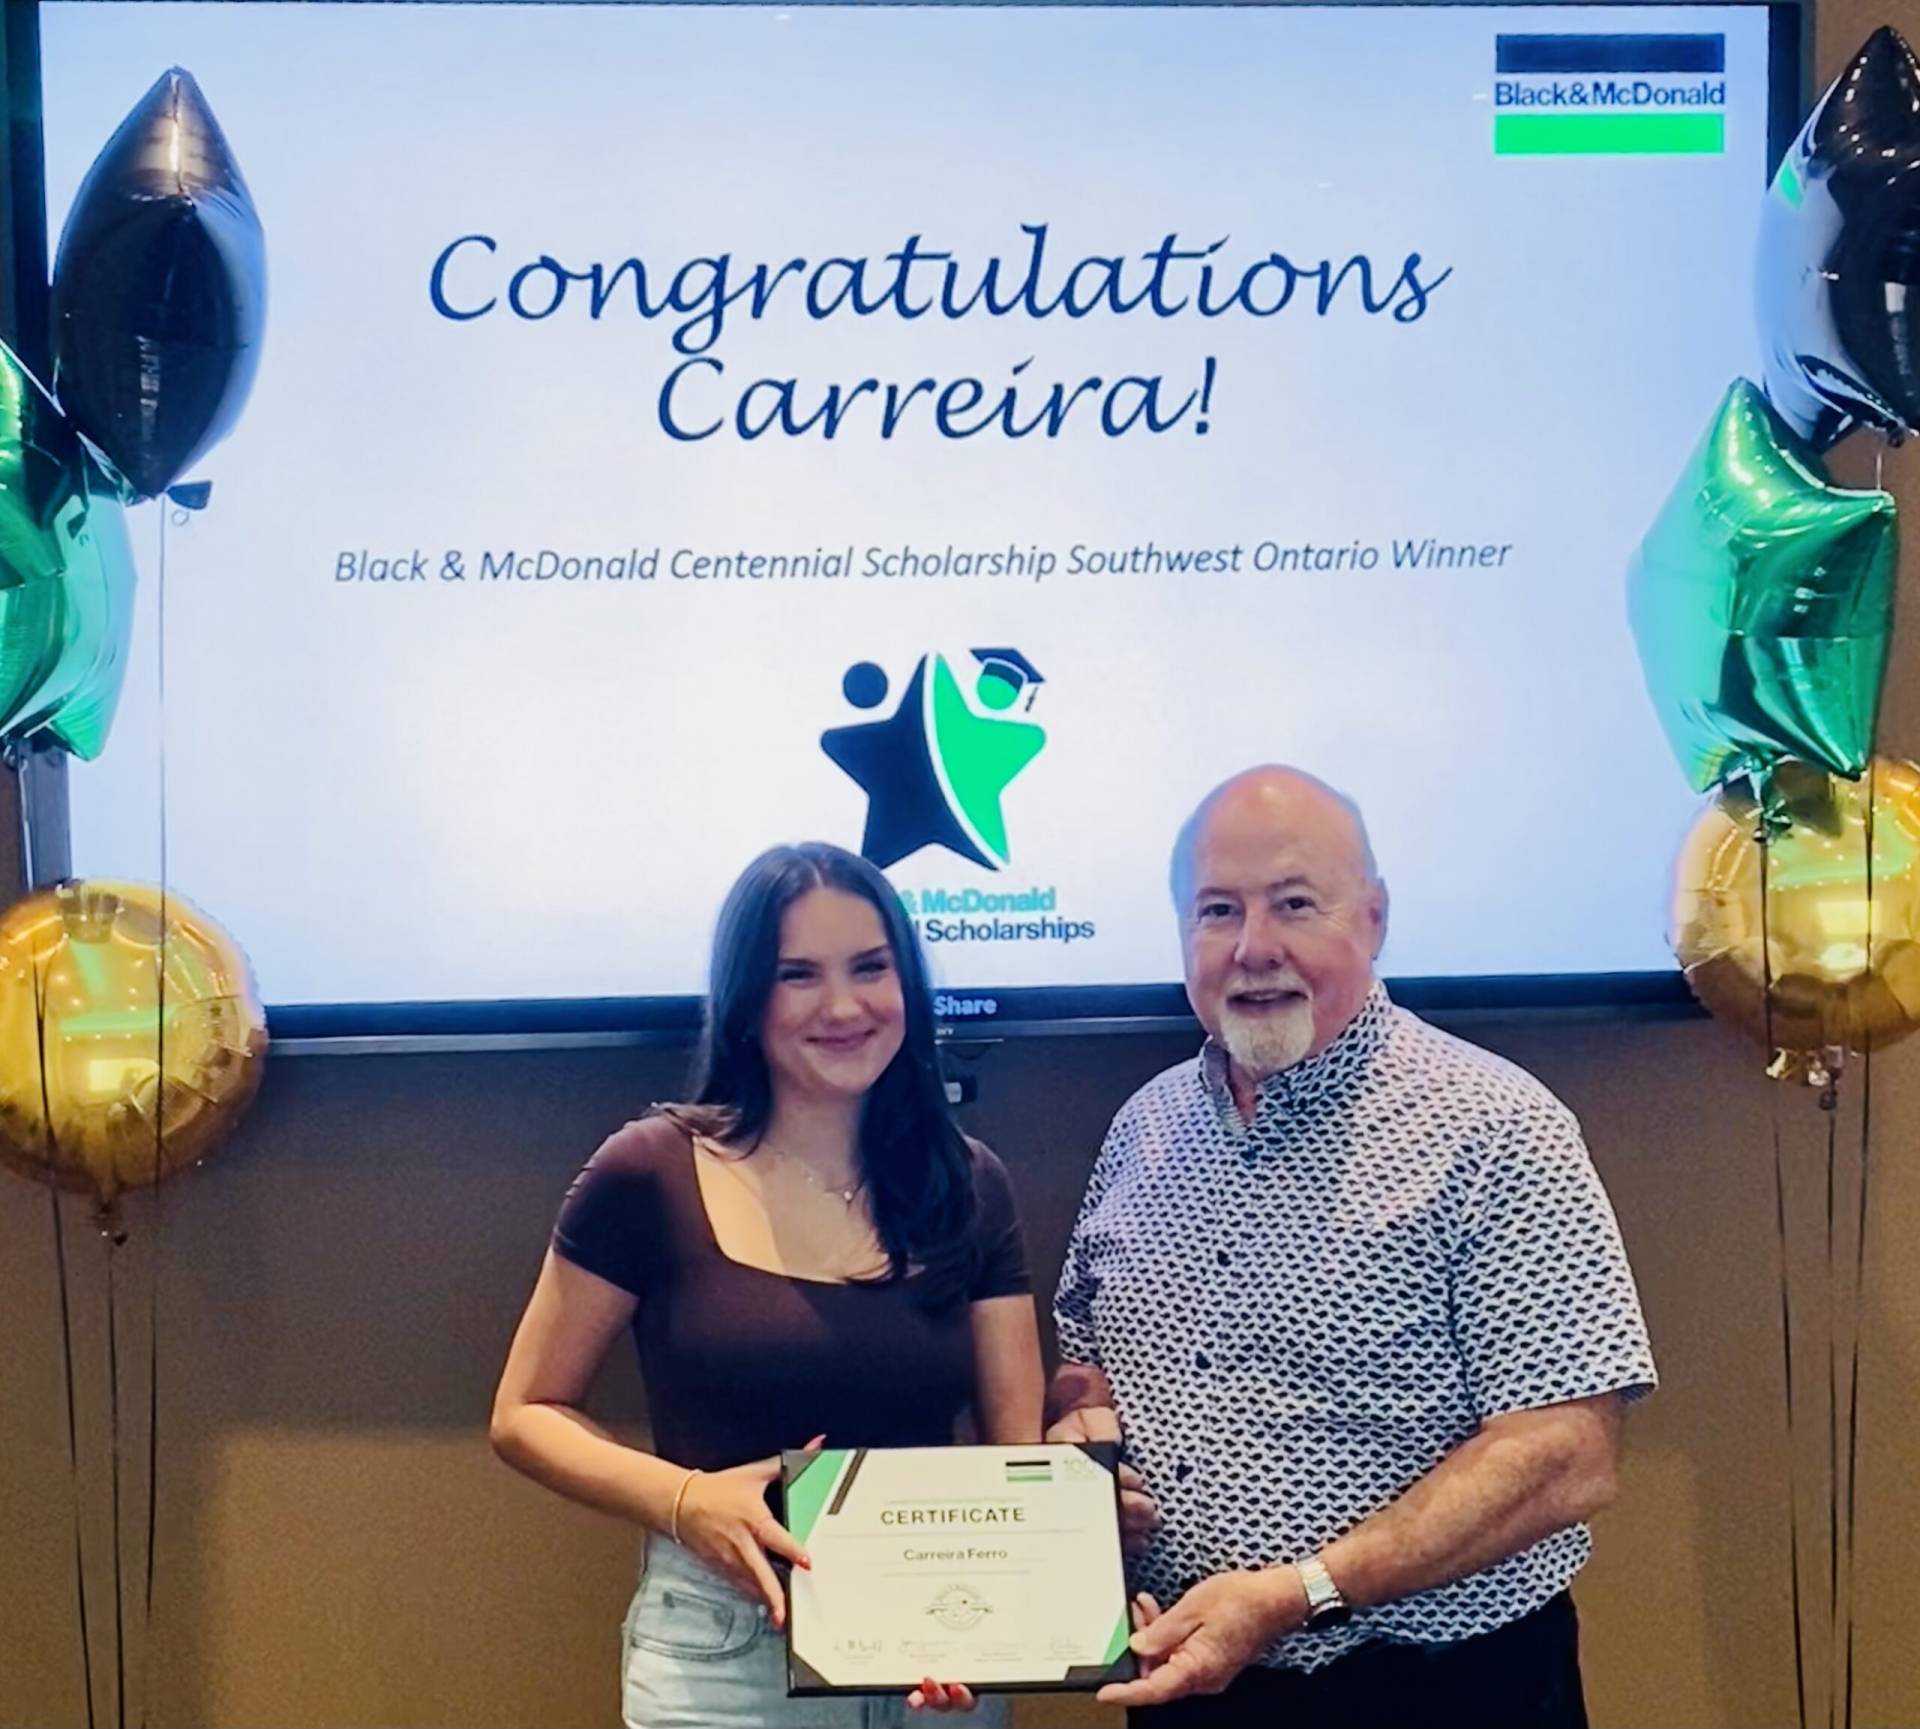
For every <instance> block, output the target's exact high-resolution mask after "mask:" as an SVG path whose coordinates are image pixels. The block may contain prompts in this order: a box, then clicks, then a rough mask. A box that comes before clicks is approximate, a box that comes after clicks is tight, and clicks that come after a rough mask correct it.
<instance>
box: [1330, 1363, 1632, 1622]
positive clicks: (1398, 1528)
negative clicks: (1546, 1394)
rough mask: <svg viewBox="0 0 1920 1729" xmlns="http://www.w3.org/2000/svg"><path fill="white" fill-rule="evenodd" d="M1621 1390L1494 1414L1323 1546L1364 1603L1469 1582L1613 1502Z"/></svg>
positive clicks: (1341, 1581) (1338, 1578) (1336, 1573)
mask: <svg viewBox="0 0 1920 1729" xmlns="http://www.w3.org/2000/svg"><path fill="white" fill-rule="evenodd" d="M1619 1428H1620V1400H1619V1399H1618V1397H1617V1396H1615V1395H1611V1394H1609V1395H1607V1396H1606V1397H1604V1398H1599V1399H1583V1400H1580V1401H1577V1402H1575V1403H1571V1404H1566V1405H1556V1406H1552V1407H1549V1408H1548V1409H1546V1410H1543V1411H1529V1412H1522V1413H1516V1414H1515V1415H1512V1416H1508V1417H1500V1418H1496V1419H1495V1420H1494V1421H1493V1422H1491V1423H1489V1424H1487V1426H1486V1427H1485V1428H1483V1429H1482V1430H1481V1431H1480V1432H1479V1433H1478V1434H1477V1435H1475V1436H1474V1437H1473V1438H1472V1439H1471V1440H1469V1441H1467V1442H1465V1443H1463V1444H1462V1445H1461V1446H1459V1447H1457V1448H1456V1449H1455V1450H1454V1451H1453V1452H1451V1453H1449V1454H1448V1455H1447V1457H1446V1458H1444V1459H1442V1460H1441V1461H1440V1463H1439V1464H1438V1465H1436V1466H1435V1467H1434V1468H1433V1469H1432V1470H1431V1471H1429V1472H1428V1473H1427V1474H1426V1476H1424V1477H1422V1478H1421V1479H1420V1480H1419V1481H1418V1482H1417V1483H1415V1484H1414V1485H1413V1486H1412V1487H1411V1488H1410V1489H1408V1490H1407V1492H1406V1493H1405V1494H1404V1495H1402V1496H1401V1497H1400V1498H1399V1499H1398V1500H1397V1501H1393V1502H1390V1503H1389V1504H1388V1505H1387V1506H1385V1507H1383V1508H1381V1509H1380V1511H1379V1512H1377V1513H1375V1514H1374V1515H1373V1516H1372V1517H1371V1518H1369V1519H1366V1520H1364V1521H1363V1522H1362V1523H1360V1524H1359V1525H1356V1526H1355V1527H1354V1528H1353V1529H1352V1530H1351V1531H1349V1532H1348V1533H1347V1534H1346V1535H1345V1536H1344V1537H1341V1538H1340V1539H1338V1540H1337V1541H1336V1542H1333V1543H1330V1544H1329V1545H1328V1546H1327V1547H1326V1548H1325V1549H1323V1550H1322V1551H1321V1560H1322V1561H1323V1562H1324V1563H1325V1565H1326V1568H1327V1571H1328V1572H1329V1573H1330V1574H1332V1575H1333V1580H1334V1583H1335V1584H1337V1585H1338V1586H1339V1587H1340V1591H1341V1594H1342V1595H1343V1596H1344V1597H1345V1598H1346V1599H1347V1601H1348V1602H1350V1603H1352V1604H1354V1605H1355V1606H1356V1607H1366V1606H1367V1605H1369V1604H1374V1603H1388V1602H1392V1601H1393V1600H1394V1599H1395V1598H1398V1597H1405V1596H1407V1595H1408V1594H1410V1593H1411V1592H1414V1591H1424V1590H1427V1589H1429V1588H1430V1587H1432V1586H1435V1585H1444V1584H1446V1583H1447V1582H1448V1581H1449V1580H1452V1579H1460V1578H1464V1577H1465V1576H1466V1575H1467V1574H1469V1573H1477V1572H1479V1571H1480V1569H1481V1568H1483V1567H1490V1566H1492V1565H1493V1563H1494V1562H1496V1561H1500V1560H1504V1559H1505V1558H1506V1557H1507V1556H1509V1555H1517V1554H1518V1553H1520V1551H1521V1550H1523V1549H1528V1548H1531V1547H1532V1546H1533V1545H1534V1544H1535V1543H1537V1542H1539V1541H1540V1540H1541V1539H1542V1538H1543V1537H1549V1536H1551V1535H1552V1534H1553V1533H1554V1532H1555V1531H1559V1530H1563V1529H1565V1527H1567V1526H1568V1525H1573V1524H1577V1523H1578V1522H1579V1521H1580V1520H1582V1519H1585V1518H1587V1517H1589V1516H1590V1515H1591V1514H1593V1513H1595V1512H1597V1511H1598V1510H1599V1509H1600V1508H1601V1507H1603V1506H1605V1505H1606V1504H1607V1503H1608V1502H1609V1501H1611V1500H1612V1498H1613V1463H1614V1453H1615V1449H1616V1445H1617V1442H1618V1437H1619Z"/></svg>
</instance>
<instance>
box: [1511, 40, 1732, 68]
mask: <svg viewBox="0 0 1920 1729" xmlns="http://www.w3.org/2000/svg"><path fill="white" fill-rule="evenodd" d="M1494 43H1495V55H1496V60H1495V65H1494V70H1495V71H1497V72H1522V73H1524V72H1724V71H1726V69H1727V39H1726V37H1724V36H1496V37H1495V38H1494Z"/></svg>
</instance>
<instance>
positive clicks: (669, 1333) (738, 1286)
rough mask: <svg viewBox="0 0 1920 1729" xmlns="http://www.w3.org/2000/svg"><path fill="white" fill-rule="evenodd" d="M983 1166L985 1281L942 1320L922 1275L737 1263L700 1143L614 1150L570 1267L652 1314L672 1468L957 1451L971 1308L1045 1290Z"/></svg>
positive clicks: (640, 1330)
mask: <svg viewBox="0 0 1920 1729" xmlns="http://www.w3.org/2000/svg"><path fill="white" fill-rule="evenodd" d="M971 1145H972V1150H973V1181H974V1193H975V1196H976V1200H977V1205H976V1208H975V1213H974V1235H975V1250H976V1252H975V1256H974V1265H975V1272H974V1277H973V1280H972V1283H971V1285H970V1287H969V1289H968V1291H967V1293H966V1299H965V1300H963V1301H958V1302H954V1303H951V1304H948V1305H947V1306H946V1307H944V1308H942V1309H936V1310H929V1309H927V1308H925V1307H924V1306H922V1305H921V1304H920V1303H919V1302H917V1301H916V1293H915V1290H914V1284H915V1276H914V1275H909V1276H908V1277H907V1278H905V1279H896V1280H890V1281H887V1282H885V1283H872V1284H864V1283H862V1284H833V1283H828V1282H825V1281H821V1280H812V1279H796V1278H790V1277H788V1276H787V1275H785V1274H782V1273H772V1272H767V1271H764V1270H762V1269H760V1268H756V1267H749V1266H745V1265H743V1264H741V1263H740V1262H738V1261H734V1260H730V1259H729V1258H728V1257H727V1256H726V1255H725V1254H723V1253H722V1252H721V1249H720V1245H719V1243H718V1242H717V1241H716V1239H715V1237H714V1234H713V1227H712V1224H711V1223H710V1221H709V1219H708V1217H707V1209H706V1203H705V1201H704V1200H703V1199H702V1197H701V1193H700V1179H699V1176H698V1173H697V1172H696V1170H695V1168H694V1158H695V1152H694V1147H693V1141H692V1138H691V1137H690V1136H689V1135H688V1133H687V1131H686V1130H685V1129H684V1128H682V1127H681V1126H680V1125H679V1124H677V1123H675V1122H674V1121H673V1120H672V1119H671V1118H668V1117H664V1116H652V1117H647V1118H644V1119H643V1120H641V1121H639V1122H635V1123H629V1124H627V1126H626V1127H625V1128H623V1129H621V1130H620V1131H619V1132H618V1133H617V1134H615V1135H613V1136H611V1137H610V1138H609V1139H608V1140H607V1141H606V1142H605V1143H604V1144H603V1145H602V1146H601V1147H600V1149H599V1151H598V1152H596V1153H595V1154H594V1155H593V1157H592V1158H591V1159H589V1160H588V1161H587V1164H586V1168H585V1169H584V1170H582V1171H581V1173H580V1175H579V1176H578V1177H577V1178H576V1179H575V1180H574V1184H573V1187H572V1188H571V1189H570V1190H569V1191H568V1194H567V1198H566V1202H565V1204H564V1205H563V1206H562V1207H561V1209H560V1218H559V1222H558V1224H557V1225H556V1226H555V1228H554V1233H553V1247H554V1250H555V1252H556V1253H557V1254H559V1255H561V1256H562V1257H563V1258H564V1259H566V1260H568V1261H571V1262H572V1263H573V1264H574V1265H575V1266H578V1267H584V1268H585V1269H586V1270H587V1271H588V1272H590V1273H594V1274H596V1275H598V1276H599V1277H600V1278H603V1279H605V1280H607V1281H608V1282H609V1283H611V1284H615V1285H618V1286H620V1288H621V1289H622V1290H626V1291H631V1292H632V1293H633V1295H634V1296H635V1297H637V1298H638V1299H639V1302H638V1306H637V1307H636V1308H635V1310H634V1316H633V1335H634V1340H635V1343H636V1344H637V1345H638V1346H639V1351H640V1372H641V1376H642V1378H643V1379H644V1381H645V1383H646V1388H647V1403H648V1406H649V1408H650V1410H651V1412H652V1416H653V1427H654V1443H655V1447H656V1449H657V1451H658V1452H659V1453H660V1454H661V1456H662V1457H664V1458H668V1459H672V1460H674V1461H675V1462H676V1463H679V1464H682V1465H690V1466H697V1467H698V1468H700V1469H701V1470H709V1471H711V1470H724V1469H725V1468H727V1467H728V1466H731V1465H739V1464H743V1463H745V1462H746V1461H747V1460H750V1459H760V1458H765V1457H766V1456H767V1455H769V1454H771V1453H777V1452H778V1451H780V1450H781V1449H782V1448H783V1447H800V1446H804V1445H805V1444H806V1443H807V1442H808V1441H809V1440H811V1439H812V1438H813V1437H814V1436H815V1435H820V1434H824V1435H825V1436H826V1437H827V1439H828V1441H829V1443H830V1444H832V1445H834V1446H845V1447H915V1446H944V1445H946V1444H947V1443H949V1442H950V1441H952V1439H953V1435H954V1422H955V1419H956V1418H957V1417H958V1415H959V1413H960V1410H961V1408H962V1406H963V1405H965V1404H966V1402H967V1401H968V1400H969V1399H970V1398H971V1396H972V1394H973V1380H974V1375H973V1341H972V1331H971V1324H970V1317H969V1314H968V1309H969V1304H970V1303H973V1302H979V1301H982V1300H984V1299H986V1298H989V1297H1000V1296H1010V1295H1015V1294H1018V1293H1024V1292H1027V1291H1030V1290H1032V1288H1033V1284H1032V1279H1031V1277H1030V1276H1029V1274H1028V1271H1027V1263H1026V1252H1025V1248H1024V1246H1023V1244H1022V1241H1021V1236H1020V1221H1019V1216H1018V1214H1017V1212H1016V1211H1015V1208H1014V1201H1013V1191H1012V1188H1011V1187H1010V1185H1009V1184H1008V1182H1007V1173H1006V1170H1005V1168H1004V1167H1003V1166H1002V1165H1001V1163H1000V1161H999V1160H998V1159H997V1158H995V1157H994V1155H993V1154H992V1153H991V1152H989V1151H988V1150H987V1149H986V1148H985V1147H983V1146H980V1145H979V1144H978V1143H977V1142H976V1143H971Z"/></svg>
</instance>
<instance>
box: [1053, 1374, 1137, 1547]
mask: <svg viewBox="0 0 1920 1729" xmlns="http://www.w3.org/2000/svg"><path fill="white" fill-rule="evenodd" d="M1047 1439H1048V1440H1049V1441H1051V1442H1055V1443H1060V1442H1064V1443H1066V1444H1067V1445H1069V1446H1071V1445H1072V1444H1073V1443H1075V1442H1078V1441H1112V1442H1114V1443H1115V1444H1116V1445H1117V1444H1118V1443H1119V1440H1120V1418H1119V1415H1118V1413H1116V1412H1115V1411H1114V1410H1112V1409H1111V1407H1109V1406H1106V1405H1085V1406H1082V1407H1081V1408H1080V1409H1079V1410H1077V1411H1069V1412H1068V1413H1067V1414H1066V1415H1065V1416H1064V1417H1062V1418H1061V1419H1060V1421H1059V1422H1057V1423H1055V1424H1054V1425H1053V1427H1052V1428H1051V1429H1049V1430H1048V1431H1047ZM1159 1528H1160V1509H1159V1508H1158V1507H1156V1506H1155V1505H1154V1504H1153V1497H1152V1496H1151V1495H1149V1494H1148V1493H1147V1480H1146V1479H1145V1478H1144V1477H1142V1476H1141V1475H1140V1473H1139V1472H1138V1471H1136V1470H1135V1469H1134V1468H1133V1467H1132V1466H1131V1465H1122V1466H1121V1467H1120V1546H1121V1547H1122V1548H1123V1549H1125V1550H1126V1552H1127V1553H1128V1554H1129V1555H1137V1554H1139V1553H1140V1551H1141V1550H1142V1549H1144V1548H1145V1547H1146V1546H1147V1544H1148V1543H1149V1542H1151V1541H1152V1539H1153V1534H1154V1532H1155V1531H1157V1530H1158V1529H1159Z"/></svg>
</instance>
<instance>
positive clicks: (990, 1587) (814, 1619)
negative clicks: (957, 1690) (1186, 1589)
mask: <svg viewBox="0 0 1920 1729" xmlns="http://www.w3.org/2000/svg"><path fill="white" fill-rule="evenodd" d="M783 1464H784V1467H785V1468H784V1470H783V1471H782V1473H781V1482H782V1487H783V1490H784V1504H785V1516H786V1523H787V1528H788V1529H789V1530H791V1531H792V1532H793V1533H794V1535H795V1536H796V1537H798V1538H799V1539H800V1541H801V1542H802V1543H803V1544H805V1545H806V1549H807V1554H808V1556H809V1558H810V1559H811V1560H812V1562H813V1567H812V1569H811V1570H810V1571H808V1570H803V1569H801V1568H798V1567H796V1568H794V1569H793V1571H792V1573H791V1575H790V1579H789V1584H790V1589H791V1612H790V1613H789V1615H788V1617H787V1690H788V1692H789V1693H791V1694H795V1695H810V1694H822V1693H893V1692H902V1691H905V1690H907V1689H909V1688H912V1687H917V1686H919V1684H920V1683H921V1681H922V1680H924V1679H925V1678H926V1677H928V1676H931V1677H933V1678H934V1679H935V1680H937V1681H962V1682H965V1683H966V1685H967V1686H969V1687H971V1688H973V1689H974V1690H975V1691H976V1692H996V1691H1019V1692H1043V1691H1065V1690H1090V1689H1092V1688H1095V1687H1099V1686H1101V1685H1103V1684H1104V1683H1106V1682H1108V1681H1125V1680H1130V1679H1131V1678H1132V1676H1133V1674H1134V1672H1135V1664H1134V1657H1133V1653H1132V1652H1131V1651H1129V1650H1128V1648H1127V1640H1128V1637H1129V1634H1130V1632H1131V1627H1130V1624H1129V1621H1128V1617H1127V1582H1126V1574H1125V1571H1124V1568H1123V1565H1122V1562H1121V1555H1120V1484H1119V1476H1118V1467H1119V1457H1118V1449H1117V1448H1114V1447H1112V1446H1109V1445H1105V1444H1089V1445H1085V1446H1056V1447H1047V1446H1027V1447H875V1448H864V1447H862V1448H852V1447H845V1448H837V1449H836V1448H829V1449H827V1450H826V1451H824V1452H819V1453H788V1454H786V1455H785V1457H784V1459H783Z"/></svg>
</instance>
